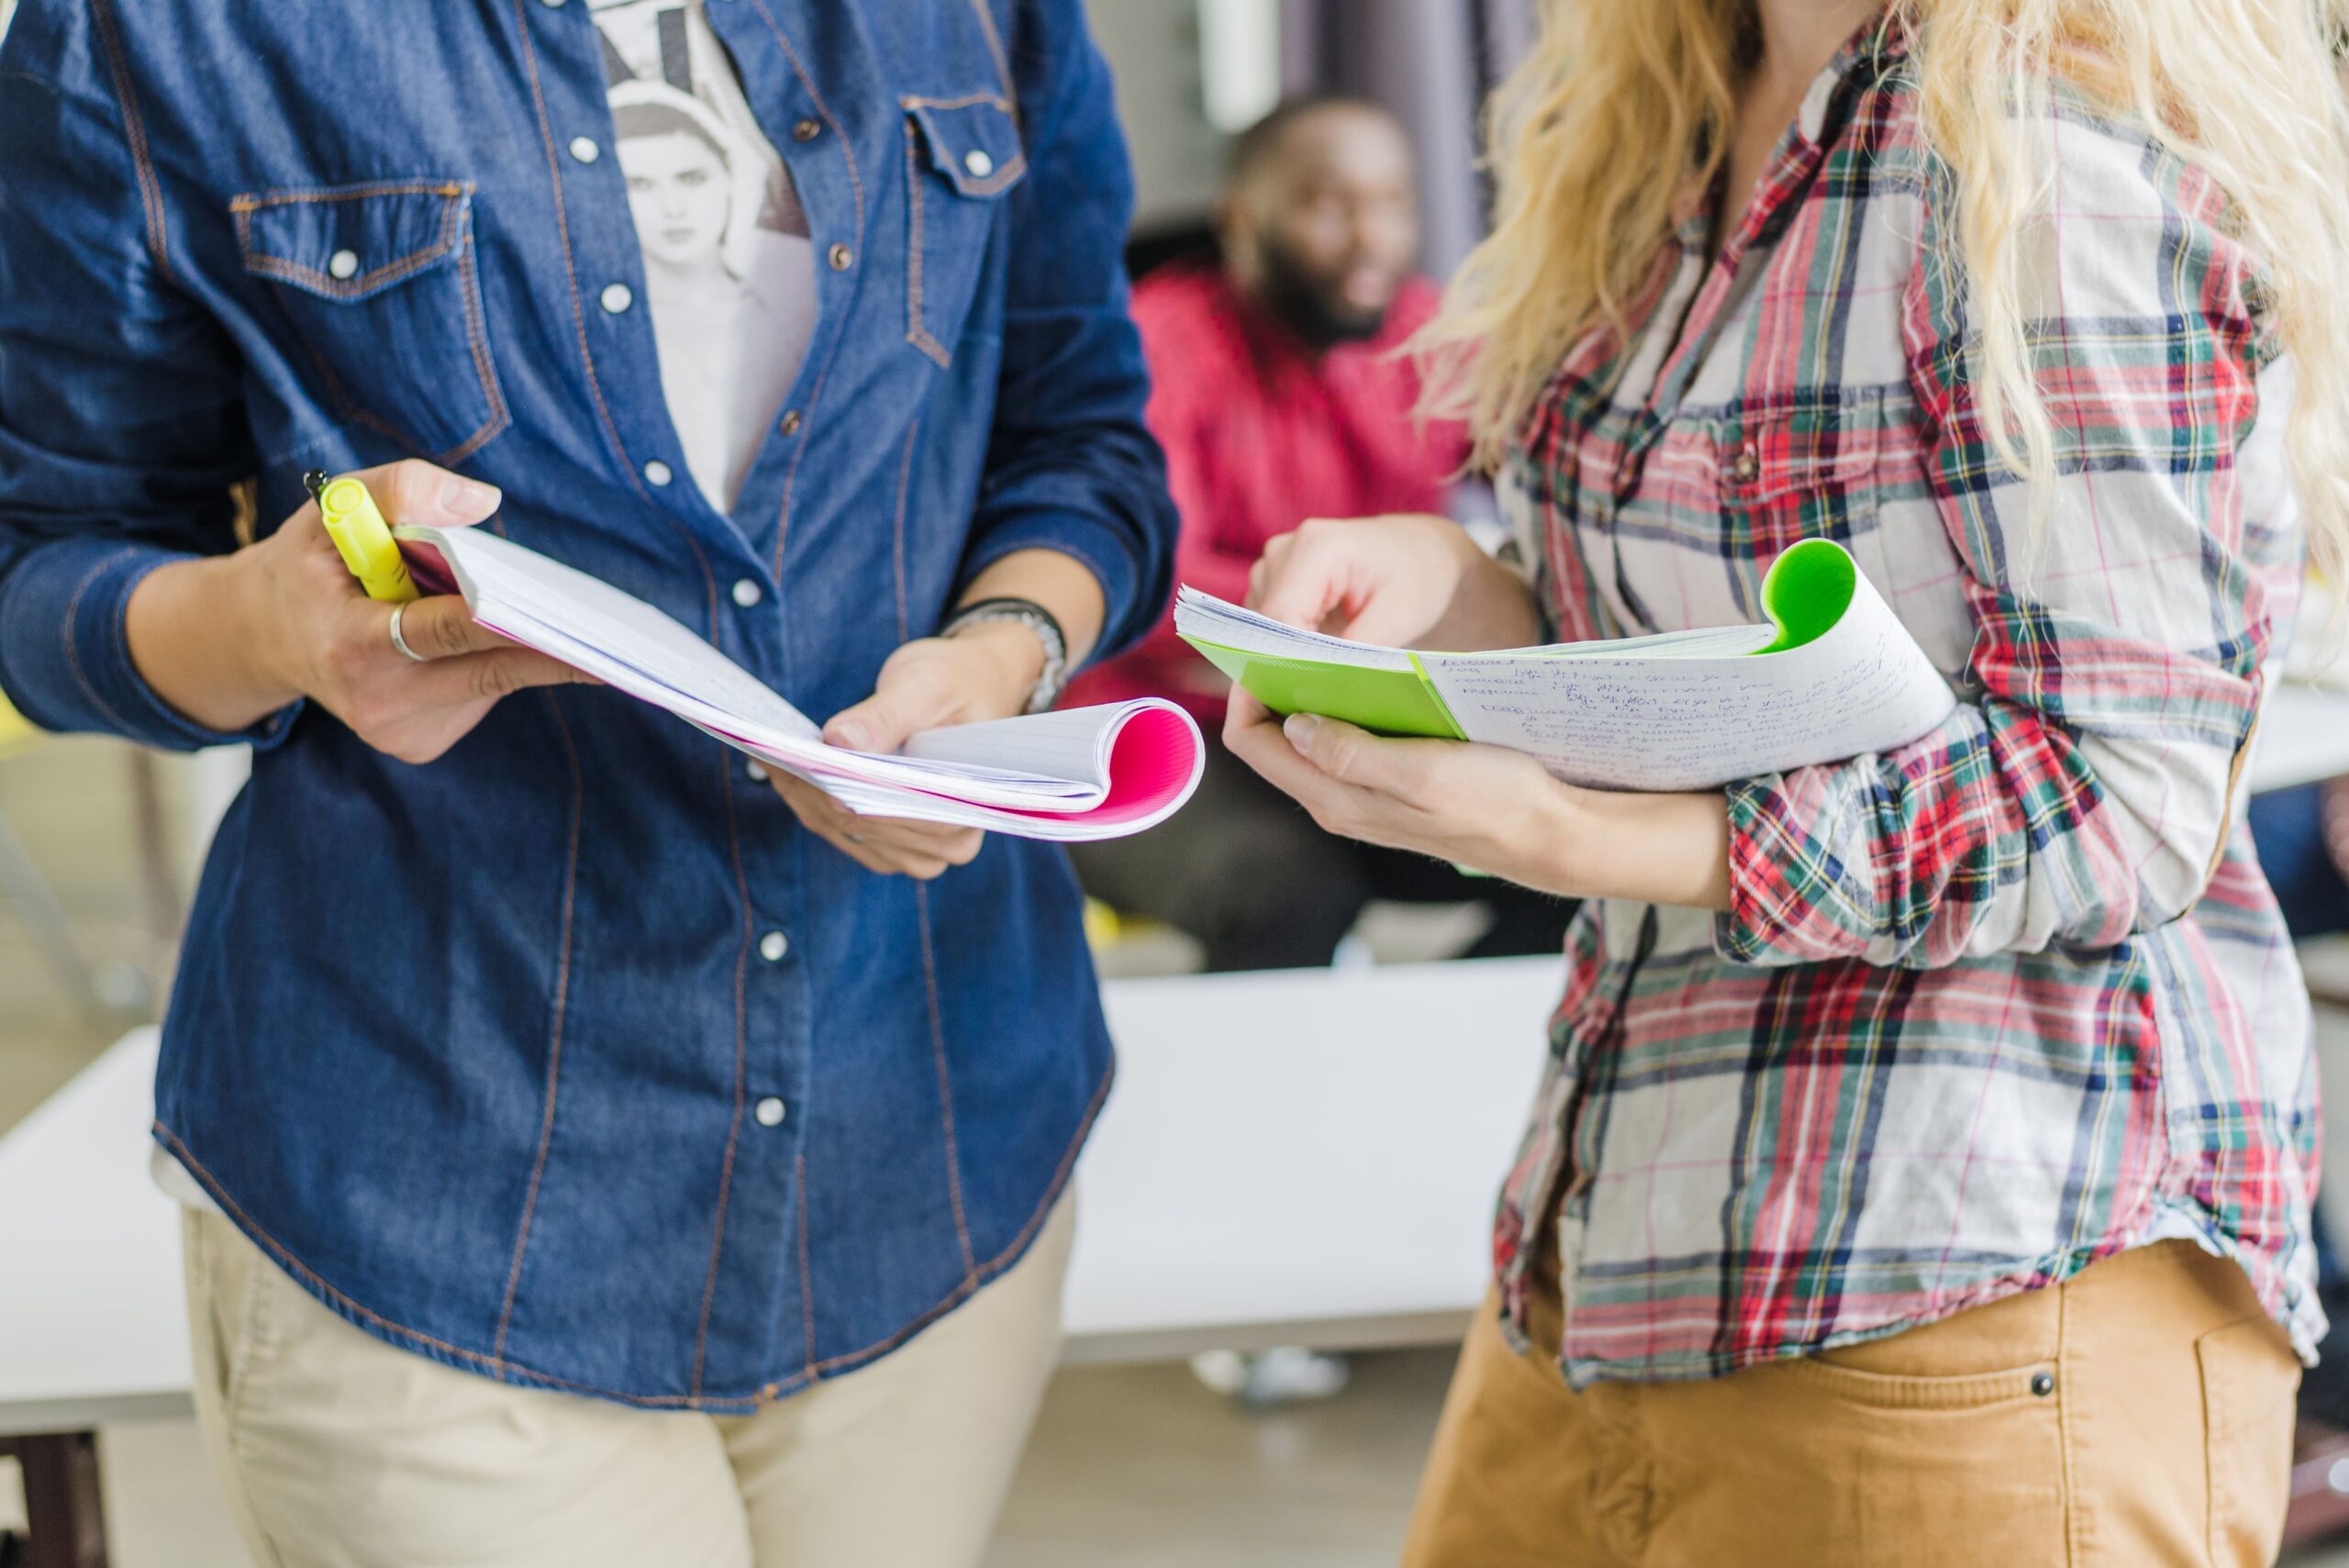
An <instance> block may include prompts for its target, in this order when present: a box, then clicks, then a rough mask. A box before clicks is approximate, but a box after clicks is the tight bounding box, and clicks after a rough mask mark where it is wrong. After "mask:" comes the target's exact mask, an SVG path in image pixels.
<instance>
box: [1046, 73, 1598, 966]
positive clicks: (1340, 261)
mask: <svg viewBox="0 0 2349 1568" xmlns="http://www.w3.org/2000/svg"><path fill="white" fill-rule="evenodd" d="M1418 207H1419V194H1418V190H1417V188H1416V184H1415V181H1414V177H1413V172H1412V167H1411V151H1410V145H1409V143H1408V141H1407V140H1406V139H1405V138H1404V135H1403V131H1402V128H1401V127H1400V126H1398V125H1397V124H1396V122H1395V120H1394V117H1392V116H1390V115H1389V114H1387V113H1386V111H1385V110H1384V109H1381V108H1379V107H1378V106H1375V105H1373V104H1369V103H1364V102H1363V101H1361V100H1359V99H1352V98H1339V97H1322V98H1311V99H1303V100H1298V101H1295V102H1292V103H1288V104H1286V105H1283V106H1281V107H1279V108H1277V109H1275V110H1274V111H1273V112H1272V113H1271V114H1270V115H1268V116H1267V117H1265V118H1264V120H1262V121H1260V122H1259V123H1258V124H1257V125H1256V126H1254V127H1253V128H1251V129H1249V130H1248V131H1246V132H1243V133H1242V134H1241V137H1240V138H1239V139H1238V140H1237V142H1236V143H1235V144H1234V147H1233V153H1232V162H1231V174H1230V183H1229V185H1228V187H1227V189H1226V191H1225V193H1224V195H1223V198H1222V200H1221V202H1220V203H1219V206H1218V209H1217V213H1216V231H1217V237H1218V239H1219V241H1220V248H1221V251H1222V255H1221V259H1220V260H1219V261H1208V262H1176V263H1171V264H1169V265H1167V266H1164V267H1162V268H1160V269H1159V270H1158V271H1156V272H1152V273H1151V274H1150V275H1149V276H1147V277H1145V278H1144V279H1142V281H1141V283H1140V284H1137V285H1136V287H1135V289H1134V294H1133V314H1134V319H1135V321H1136V322H1137V323H1139V324H1140V326H1141V337H1142V350H1143V353H1144V355H1145V357H1146V358H1147V359H1148V361H1149V362H1150V370H1151V380H1152V393H1151V399H1150V406H1149V410H1148V416H1147V417H1148V419H1149V422H1150V427H1151V429H1152V432H1153V433H1154V434H1155V435H1156V436H1157V437H1158V439H1159V441H1160V443H1161V444H1162V445H1163V446H1164V447H1165V449H1166V465H1167V475H1168V478H1169V480H1170V482H1171V483H1172V485H1173V488H1174V493H1175V505H1176V506H1177V507H1178V509H1179V510H1180V511H1181V513H1182V517H1183V532H1182V539H1181V543H1180V545H1179V547H1178V550H1177V553H1176V572H1177V574H1178V576H1179V577H1180V579H1181V581H1183V582H1185V583H1187V584H1191V585H1192V586H1193V587H1196V588H1203V589H1205V590H1207V591H1208V593H1211V594H1216V595H1220V596H1222V597H1224V598H1227V599H1230V600H1233V601H1235V602H1238V601H1241V600H1244V599H1245V598H1246V597H1247V595H1248V573H1249V570H1250V569H1251V568H1252V567H1253V566H1254V565H1255V563H1256V559H1257V557H1258V556H1260V555H1261V554H1263V553H1264V546H1265V544H1266V542H1267V541H1269V540H1271V539H1273V538H1275V536H1277V535H1280V534H1284V533H1286V532H1288V531H1289V530H1290V529H1292V528H1296V527H1297V525H1298V524H1300V523H1302V522H1304V521H1305V520H1306V519H1308V517H1372V516H1375V515H1378V514H1381V513H1392V512H1442V511H1443V510H1445V508H1446V502H1447V500H1448V498H1449V492H1450V490H1451V489H1452V479H1453V473H1454V471H1456V470H1457V469H1458V468H1459V466H1460V464H1461V462H1462V461H1463V459H1464V457H1465V455H1466V450H1467V448H1466V443H1465V440H1464V438H1463V436H1462V433H1461V431H1460V430H1459V429H1458V428H1457V427H1454V426H1451V425H1444V424H1435V425H1424V426H1423V425H1421V424H1419V423H1418V422H1416V421H1415V420H1414V419H1413V418H1412V415H1411V409H1412V406H1413V404H1414V403H1415V402H1416V401H1417V400H1418V397H1419V377H1418V375H1417V373H1415V372H1414V370H1413V368H1412V366H1411V364H1410V362H1409V361H1408V359H1407V358H1406V357H1404V356H1402V355H1401V354H1399V353H1397V350H1398V349H1399V348H1400V347H1401V345H1402V344H1403V342H1404V340H1405V339H1408V338H1409V337H1410V335H1411V334H1412V333H1413V332H1414V331H1416V330H1418V328H1419V327H1420V325H1421V324H1423V323H1424V322H1425V321H1426V320H1427V319H1428V317H1430V316H1431V315H1432V314H1433V313H1434V311H1435V307H1436V298H1437V290H1436V288H1435V286H1434V285H1433V284H1430V283H1429V282H1428V281H1427V280H1426V279H1424V278H1420V277H1418V276H1415V275H1413V274H1412V272H1411V271H1410V267H1411V263H1412V261H1413V258H1414V255H1415V254H1416V252H1417V250H1418V249H1419V217H1418ZM1224 689H1225V683H1224V680H1223V677H1222V676H1221V675H1219V674H1218V673H1216V671H1215V669H1214V668H1213V667H1212V666H1211V665H1209V664H1208V662H1206V661H1205V660H1203V659H1201V658H1200V657H1199V656H1198V655H1197V654H1196V653H1194V652H1192V651H1191V650H1190V649H1189V647H1188V646H1186V644H1185V643H1183V642H1182V641H1181V640H1179V639H1177V638H1176V637H1175V629H1174V623H1173V620H1172V619H1171V617H1170V618H1169V619H1168V620H1166V621H1164V622H1163V623H1162V624H1161V625H1160V626H1159V628H1158V629H1157V630H1156V631H1155V632H1154V633H1152V636H1151V638H1150V639H1149V640H1147V641H1146V642H1144V643H1143V644H1141V647H1139V648H1137V649H1136V650H1135V651H1132V652H1131V653H1129V654H1127V655H1126V656H1125V657H1124V658H1122V659H1119V660H1117V661H1116V662H1113V663H1110V664H1108V665H1106V666H1104V667H1103V668H1102V669H1100V670H1098V671H1096V672H1094V673H1091V674H1090V675H1088V676H1086V677H1085V678H1084V679H1082V680H1080V681H1079V682H1078V683H1076V684H1075V685H1074V687H1072V689H1071V691H1070V693H1069V697H1068V700H1069V701H1070V702H1073V703H1083V702H1110V701H1116V700H1119V699H1122V698H1125V697H1130V696H1139V695H1162V696H1168V697H1172V698H1174V699H1175V700H1176V701H1178V702H1180V703H1182V704H1183V705H1184V706H1186V707H1187V708H1189V709H1190V710H1191V712H1192V713H1193V715H1194V716H1196V717H1197V719H1198V720H1199V724H1200V726H1201V728H1205V729H1206V730H1207V732H1208V734H1209V735H1210V736H1213V735H1215V734H1217V733H1219V731H1220V729H1221V728H1222V725H1223V709H1224ZM1072 855H1073V857H1074V860H1075V862H1076V869H1077V874H1078V876H1079V877H1080V878H1081V879H1082V880H1083V881H1084V884H1085V890H1086V891H1087V892H1089V893H1091V894H1092V895H1095V896H1096V897H1097V898H1099V899H1101V900H1102V901H1103V902H1105V903H1107V904H1108V905H1109V906H1111V907H1113V908H1116V909H1118V910H1120V911H1122V912H1124V913H1128V914H1139V915H1147V916H1151V917H1154V918H1157V919H1161V920H1163V921H1165V922H1166V923H1168V924H1169V925H1172V926H1174V927H1175V928H1177V929H1181V930H1184V931H1186V932H1188V933H1190V934H1191V935H1192V936H1193V937H1196V938H1197V939H1198V940H1199V941H1200V942H1201V943H1202V944H1204V946H1205V947H1206V949H1207V959H1208V968H1209V969H1210V970H1229V969H1276V968H1285V967H1296V966H1304V965H1311V964H1321V963H1327V962H1330V954H1331V952H1332V951H1333V950H1334V949H1335V948H1336V946H1337V944H1338V941H1339V939H1341V937H1343V936H1344V935H1345V933H1346V931H1347V929H1349V928H1350V927H1351V926H1352V925H1353V922H1354V918H1355V917H1356V916H1357V915H1359V914H1360V913H1361V912H1362V907H1363V906H1364V904H1366V903H1368V902H1369V901H1370V900H1372V899H1373V898H1394V899H1404V900H1409V901H1412V902H1465V901H1469V900H1475V901H1478V902H1482V903H1484V904H1486V905H1487V906H1489V907H1490V908H1491V910H1492V912H1493V916H1494V920H1493V924H1492V927H1491V929H1488V930H1487V931H1486V934H1485V936H1484V937H1483V938H1482V939H1481V940H1479V941H1478V943H1477V944H1476V946H1475V948H1474V949H1472V950H1471V951H1474V952H1475V953H1477V954H1480V955H1482V954H1496V953H1505V952H1533V951H1552V950H1554V949H1555V948H1557V946H1558V945H1559V939H1560V937H1561V934H1562V933H1563V931H1564V926H1565V917H1566V913H1567V911H1566V907H1565V906H1564V905H1562V904H1560V903H1559V902H1558V901H1556V900H1554V899H1551V898H1548V897H1545V896H1543V895H1539V894H1535V893H1532V892H1530V891H1528V890H1526V889H1523V888H1519V887H1514V886H1512V885H1510V884H1505V883H1497V882H1493V881H1490V880H1486V879H1470V878H1466V877H1463V876H1462V875H1460V874H1459V873H1457V872H1454V871H1453V869H1452V868H1451V867H1449V866H1445V865H1442V864H1439V863H1438V862H1433V861H1430V860H1428V859H1426V858H1425V857H1423V856H1419V855H1413V854H1408V853H1405V852H1403V851H1395V850H1382V849H1377V848H1374V847H1372V846H1369V845H1365V844H1361V843H1357V842H1354V841H1353V840H1344V839H1338V838H1333V837H1331V836H1330V835H1329V834H1326V833H1323V832H1322V831H1321V830H1320V829H1319V828H1316V827H1315V826H1314V825H1313V822H1312V820H1311V819H1310V818H1309V817H1307V816H1306V815H1305V814H1304V812H1302V811H1300V810H1299V809H1298V808H1297V806H1296V804H1295V803H1294V802H1292V801H1291V800H1289V799H1288V798H1287V797H1286V796H1285V795H1281V794H1280V793H1279V792H1278V791H1276V790H1275V789H1274V788H1273V787H1272V786H1271V785H1269V784H1265V783H1264V781H1263V780H1261V779H1259V778H1258V777H1257V776H1256V775H1255V774H1254V773H1252V772H1251V771H1250V770H1249V769H1247V768H1245V767H1243V766H1241V764H1240V763H1239V762H1236V761H1234V760H1233V759H1232V758H1231V757H1230V756H1229V755H1227V754H1226V753H1225V752H1224V751H1223V750H1222V748H1221V747H1220V746H1219V745H1214V744H1213V743H1212V742H1211V743H1210V751H1209V756H1208V771H1207V776H1206V778H1205V779H1204V780H1203V781H1202V782H1201V784H1200V786H1199V793H1198V795H1197V798H1195V799H1194V800H1193V801H1192V803H1191V805H1190V806H1189V807H1188V809H1186V810H1185V811H1184V812H1182V813H1181V814H1180V815H1178V816H1177V817H1175V818H1174V819H1173V820H1172V821H1170V822H1168V823H1166V824H1165V825H1164V826H1163V827H1160V828H1155V829H1153V830H1152V831H1151V832H1149V833H1146V834H1142V835H1141V836H1139V837H1137V838H1133V839H1126V840H1117V841H1115V842H1111V843H1104V844H1086V845H1080V846H1078V847H1076V848H1075V849H1074V850H1073V851H1072Z"/></svg>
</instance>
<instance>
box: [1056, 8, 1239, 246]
mask: <svg viewBox="0 0 2349 1568" xmlns="http://www.w3.org/2000/svg"><path fill="white" fill-rule="evenodd" d="M1085 13H1086V16H1087V18H1088V19H1089V20H1090V21H1091V22H1092V24H1093V36H1094V39H1096V41H1097V42H1098V43H1099V44H1100V46H1101V52H1102V53H1103V54H1104V55H1106V56H1107V57H1108V61H1109V69H1110V71H1111V72H1113V73H1114V74H1115V75H1116V77H1117V81H1118V117H1119V120H1120V121H1121V122H1122V123H1123V124H1124V126H1125V128H1126V145H1127V147H1128V148H1129V149H1130V150H1131V152H1132V155H1133V162H1134V184H1135V191H1136V202H1135V221H1136V223H1137V225H1138V226H1140V227H1143V228H1148V227H1150V226H1152V225H1153V224H1160V223H1164V222H1168V221H1171V220H1179V219H1184V218H1188V217H1197V216H1198V215H1200V214H1203V213H1204V212H1205V211H1206V210H1207V208H1208V203H1209V202H1211V201H1212V200H1213V199H1214V196H1215V191H1216V186H1217V184H1218V183H1219V180H1220V178H1221V176H1222V172H1223V138H1222V137H1221V136H1220V135H1219V133H1218V132H1217V131H1216V130H1215V129H1214V128H1213V127H1211V126H1209V125H1208V118H1207V110H1206V107H1205V104H1204V97H1203V95H1202V93H1201V90H1200V83H1199V0H1087V3H1086V6H1085Z"/></svg>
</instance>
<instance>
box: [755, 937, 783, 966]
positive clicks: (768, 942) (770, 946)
mask: <svg viewBox="0 0 2349 1568" xmlns="http://www.w3.org/2000/svg"><path fill="white" fill-rule="evenodd" d="M789 951H791V939H790V938H789V937H786V936H785V935H784V934H783V933H782V932H781V931H769V932H768V933H767V934H766V935H765V936H763V937H761V938H760V939H759V956H760V957H761V958H763V959H765V960H766V961H767V962H769V963H781V962H783V955H784V954H785V953H787V952H789Z"/></svg>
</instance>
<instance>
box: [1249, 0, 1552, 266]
mask: <svg viewBox="0 0 2349 1568" xmlns="http://www.w3.org/2000/svg"><path fill="white" fill-rule="evenodd" d="M1537 3H1538V0H1281V77H1282V81H1281V86H1282V88H1283V90H1284V91H1285V92H1288V93H1292V94H1296V93H1311V92H1341V93H1353V94H1356V95H1360V96H1362V97H1365V98H1370V99H1374V100H1375V101H1376V102H1378V103H1381V104H1384V105H1386V106H1387V107H1388V108H1390V109H1392V110H1394V111H1395V113H1396V114H1397V115H1398V116H1400V117H1401V118H1402V121H1403V124H1404V126H1405V127H1406V128H1408V130H1409V131H1410V133H1411V139H1412V141H1413V143H1414V145H1415V146H1416V147H1417V148H1418V150H1419V183H1420V196H1419V200H1420V206H1421V208H1422V213H1421V216H1422V217H1423V219H1424V223H1425V230H1426V233H1425V239H1424V242H1423V250H1422V252H1421V258H1420V264H1421V265H1422V266H1423V267H1424V268H1425V269H1426V270H1427V271H1428V272H1430V273H1431V274H1432V275H1434V276H1436V277H1439V278H1441V277H1443V276H1446V275H1447V274H1449V273H1450V272H1451V271H1452V269H1453V267H1454V266H1456V265H1458V264H1459V261H1460V258H1461V257H1463V256H1464V255H1466V254H1467V253H1468V248H1469V247H1470V246H1471V245H1474V244H1475V242H1476V240H1477V239H1478V238H1479V237H1480V236H1481V235H1482V234H1483V233H1484V231H1485V207H1486V190H1485V184H1484V181H1483V178H1482V176H1481V175H1479V173H1478V172H1477V170H1476V156H1477V152H1478V148H1477V144H1476V132H1477V113H1478V110H1479V109H1480V108H1481V106H1483V104H1484V101H1485V96H1486V94H1488V93H1489V92H1491V91H1492V89H1493V87H1494V85H1495V84H1496V83H1498V82H1499V80H1500V79H1501V77H1502V76H1503V75H1505V74H1507V72H1508V69H1509V67H1510V66H1512V65H1513V64H1515V63H1516V62H1517V61H1518V60H1519V59H1520V58H1521V57H1522V56H1523V54H1524V51H1525V50H1526V48H1527V46H1528V45H1529V44H1531V41H1532V38H1533V28H1534V6H1535V5H1536V4H1537Z"/></svg>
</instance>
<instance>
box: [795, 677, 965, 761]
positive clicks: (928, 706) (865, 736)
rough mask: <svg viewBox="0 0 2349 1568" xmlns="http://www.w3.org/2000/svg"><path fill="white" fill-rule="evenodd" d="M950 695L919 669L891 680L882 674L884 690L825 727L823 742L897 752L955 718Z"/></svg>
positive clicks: (836, 717)
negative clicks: (909, 739)
mask: <svg viewBox="0 0 2349 1568" xmlns="http://www.w3.org/2000/svg"><path fill="white" fill-rule="evenodd" d="M951 706H952V704H951V698H950V694H949V693H948V692H947V690H946V688H945V686H944V685H943V684H941V683H940V682H938V681H935V680H932V679H930V676H929V674H928V673H927V672H926V671H925V670H924V669H922V668H921V667H920V666H916V667H914V668H913V669H912V670H909V671H907V673H903V674H897V675H896V676H894V678H893V676H892V673H891V672H890V671H888V670H884V671H882V673H881V687H880V689H879V690H878V691H876V692H874V694H873V695H871V696H869V697H867V698H865V699H864V700H863V702H861V703H858V704H857V705H856V706H853V707H850V708H843V709H842V710H841V712H839V713H837V714H835V715H834V716H833V717H832V721H831V722H830V723H829V724H827V725H826V726H824V739H825V740H828V741H829V742H830V743H831V744H832V745H835V746H845V747H847V748H848V749H849V750H850V751H876V752H882V753H887V752H891V751H896V749H897V748H898V747H900V746H903V745H904V744H905V743H906V738H907V736H909V735H912V734H914V733H915V732H916V731H918V730H923V729H929V728H932V727H934V726H936V725H939V724H942V723H944V722H945V721H946V720H947V719H948V718H949V717H952V715H951V712H950V708H951Z"/></svg>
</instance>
